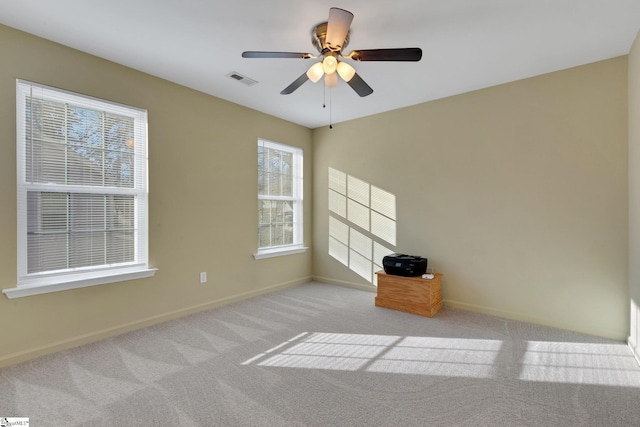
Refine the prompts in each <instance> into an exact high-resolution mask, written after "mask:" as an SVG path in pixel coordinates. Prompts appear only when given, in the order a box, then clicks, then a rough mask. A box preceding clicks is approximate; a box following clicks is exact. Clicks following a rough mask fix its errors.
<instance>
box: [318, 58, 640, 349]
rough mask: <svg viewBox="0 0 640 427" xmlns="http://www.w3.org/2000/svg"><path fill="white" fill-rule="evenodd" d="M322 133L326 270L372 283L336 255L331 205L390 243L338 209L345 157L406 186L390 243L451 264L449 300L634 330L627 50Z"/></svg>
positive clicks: (441, 268)
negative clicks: (331, 172)
mask: <svg viewBox="0 0 640 427" xmlns="http://www.w3.org/2000/svg"><path fill="white" fill-rule="evenodd" d="M375 96H376V94H375V93H374V94H373V96H372V98H371V102H375ZM313 138H314V151H313V155H314V188H313V191H314V193H313V194H314V262H313V265H314V276H315V277H317V278H320V279H323V280H327V281H329V282H331V283H337V284H347V285H353V286H358V287H372V285H370V284H368V282H367V280H365V279H364V278H363V277H361V276H360V275H358V274H356V273H355V272H354V271H352V270H351V269H350V268H348V267H347V266H345V265H343V264H342V263H340V262H339V261H338V260H337V259H336V258H334V257H332V256H329V255H328V240H329V237H328V236H329V234H330V233H331V230H329V227H328V221H329V219H328V218H329V217H330V216H332V217H334V218H335V219H338V220H339V221H341V222H342V223H343V224H345V226H348V227H351V228H352V229H355V230H356V231H359V232H361V233H362V234H365V235H366V236H368V237H371V238H373V240H380V239H378V238H377V237H375V236H373V235H372V234H371V233H367V232H364V231H363V230H362V229H361V228H359V227H357V226H354V225H353V221H349V220H348V219H345V218H342V217H340V215H339V214H336V213H334V212H331V213H330V211H329V206H328V202H327V200H328V178H327V174H328V172H327V171H328V168H333V169H336V170H338V171H342V172H345V173H347V174H349V175H351V176H353V177H355V178H357V179H359V180H362V181H364V182H366V183H369V184H371V185H373V186H375V187H379V188H381V189H383V190H386V191H387V192H390V193H392V194H393V195H395V198H396V228H397V233H396V238H397V245H396V246H390V248H391V249H393V250H397V251H399V252H404V253H410V254H416V255H422V256H425V257H427V258H428V259H429V265H430V266H433V267H434V268H435V271H436V272H441V273H443V274H444V278H443V297H444V299H445V305H449V306H454V307H460V308H464V309H469V310H475V311H479V312H485V313H491V314H496V315H498V316H504V317H510V318H516V319H522V320H527V321H533V322H536V323H540V324H546V325H551V326H555V327H559V328H565V329H570V330H575V331H581V332H586V333H589V334H595V335H601V336H606V337H611V338H616V339H624V338H626V335H627V331H628V316H629V309H628V305H629V297H628V289H627V58H626V57H619V58H615V59H611V60H607V61H603V62H598V63H594V64H590V65H586V66H582V67H578V68H573V69H569V70H565V71H560V72H556V73H552V74H548V75H544V76H540V77H536V78H531V79H527V80H523V81H518V82H515V83H511V84H505V85H501V86H497V87H492V88H488V89H485V90H480V91H476V92H472V93H466V94H462V95H459V96H454V97H450V98H446V99H442V100H437V101H433V102H429V103H425V104H421V105H417V106H413V107H409V108H404V109H401V110H396V111H391V112H387V113H383V114H379V115H375V116H370V117H366V118H362V119H359V120H354V121H351V122H347V123H340V124H336V125H334V127H333V129H332V130H330V129H328V128H326V127H323V128H318V129H315V130H314V133H313ZM360 243H361V242H360ZM383 243H384V242H383ZM387 246H389V245H387ZM359 258H360V260H361V258H362V257H359ZM372 303H373V296H372Z"/></svg>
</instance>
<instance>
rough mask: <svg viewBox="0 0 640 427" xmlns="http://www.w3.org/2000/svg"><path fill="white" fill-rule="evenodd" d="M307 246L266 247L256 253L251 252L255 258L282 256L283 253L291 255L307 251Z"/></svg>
mask: <svg viewBox="0 0 640 427" xmlns="http://www.w3.org/2000/svg"><path fill="white" fill-rule="evenodd" d="M307 249H309V248H307V247H305V246H294V247H291V246H289V247H286V248H277V249H267V250H264V251H260V252H258V253H257V254H253V257H254V258H255V259H263V258H273V257H276V256H284V255H293V254H299V253H302V252H306V251H307Z"/></svg>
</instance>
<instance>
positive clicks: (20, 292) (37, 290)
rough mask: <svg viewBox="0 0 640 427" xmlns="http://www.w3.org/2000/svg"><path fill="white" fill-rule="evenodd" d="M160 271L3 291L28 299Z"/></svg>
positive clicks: (141, 270) (117, 274)
mask: <svg viewBox="0 0 640 427" xmlns="http://www.w3.org/2000/svg"><path fill="white" fill-rule="evenodd" d="M156 271H158V269H157V268H140V269H135V270H134V269H132V270H127V271H125V272H122V271H120V272H116V273H112V274H108V275H104V274H103V275H100V276H99V277H88V278H83V279H79V280H73V281H65V282H59V283H47V284H37V285H22V286H18V287H15V288H9V289H3V290H2V293H3V294H5V295H6V296H7V298H9V299H13V298H21V297H28V296H31V295H40V294H48V293H51V292H59V291H66V290H69V289H78V288H86V287H89V286H96V285H104V284H106V283H115V282H123V281H125V280H134V279H143V278H145V277H152V276H154V275H155V274H156Z"/></svg>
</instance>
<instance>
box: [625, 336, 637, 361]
mask: <svg viewBox="0 0 640 427" xmlns="http://www.w3.org/2000/svg"><path fill="white" fill-rule="evenodd" d="M627 345H628V346H629V350H631V354H633V357H635V358H636V362H638V365H640V354H638V352H637V351H636V349H637V347H636V346H635V345H634V343H633V340H632V339H631V337H628V338H627Z"/></svg>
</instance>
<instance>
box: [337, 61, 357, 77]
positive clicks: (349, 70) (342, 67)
mask: <svg viewBox="0 0 640 427" xmlns="http://www.w3.org/2000/svg"><path fill="white" fill-rule="evenodd" d="M337 69H338V74H340V77H342V79H343V80H344V81H345V82H348V81H349V80H351V79H352V78H353V76H355V74H356V70H354V69H353V67H352V66H351V65H349V64H347V63H346V62H338V67H337Z"/></svg>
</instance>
